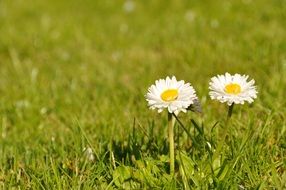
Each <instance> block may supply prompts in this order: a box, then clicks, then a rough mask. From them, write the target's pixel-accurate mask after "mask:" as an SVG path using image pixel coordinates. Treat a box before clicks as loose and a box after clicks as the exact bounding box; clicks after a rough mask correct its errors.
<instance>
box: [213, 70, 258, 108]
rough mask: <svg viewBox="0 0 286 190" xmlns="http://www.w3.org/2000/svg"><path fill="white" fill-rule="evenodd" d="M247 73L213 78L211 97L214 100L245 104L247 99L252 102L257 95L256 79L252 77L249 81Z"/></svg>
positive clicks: (229, 103) (227, 74)
mask: <svg viewBox="0 0 286 190" xmlns="http://www.w3.org/2000/svg"><path fill="white" fill-rule="evenodd" d="M247 79H248V76H247V75H240V74H235V75H230V74H229V73H225V74H224V75H217V76H215V77H213V78H211V82H210V83H209V84H210V87H209V89H210V93H209V95H210V97H211V99H212V100H214V99H215V100H218V101H220V102H222V103H225V102H226V103H227V104H228V105H229V106H230V105H231V104H233V103H234V104H244V102H245V101H247V102H248V103H252V102H253V101H254V99H255V98H256V97H257V91H256V86H254V83H255V81H254V80H253V79H252V80H250V81H249V82H247Z"/></svg>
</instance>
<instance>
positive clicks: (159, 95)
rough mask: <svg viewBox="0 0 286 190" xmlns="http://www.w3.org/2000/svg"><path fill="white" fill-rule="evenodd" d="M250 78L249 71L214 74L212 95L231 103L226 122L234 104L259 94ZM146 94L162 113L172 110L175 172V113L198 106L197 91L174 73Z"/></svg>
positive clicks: (154, 85) (170, 145) (159, 81)
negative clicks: (247, 72) (245, 72)
mask: <svg viewBox="0 0 286 190" xmlns="http://www.w3.org/2000/svg"><path fill="white" fill-rule="evenodd" d="M247 79H248V76H247V75H240V74H235V75H230V74H229V73H225V74H224V75H217V76H215V77H212V78H211V81H210V83H209V85H210V86H209V89H210V92H209V95H210V97H211V99H212V100H218V101H220V102H222V103H227V105H228V106H229V110H228V117H227V122H226V123H228V120H229V118H230V117H231V114H232V109H233V106H234V104H244V102H248V103H252V102H253V101H254V99H255V98H256V97H257V91H256V87H255V86H254V84H255V81H254V80H253V79H252V80H250V81H247ZM145 97H146V100H147V102H148V106H149V108H150V109H153V110H154V109H157V110H158V112H159V113H160V112H162V111H163V110H164V109H166V110H168V132H169V143H170V144H169V149H170V174H171V175H174V174H175V172H174V168H175V166H174V159H175V158H174V134H173V131H174V124H175V116H174V115H178V114H179V112H187V110H189V109H191V108H194V107H198V105H199V101H198V97H197V96H196V91H195V90H194V88H193V87H192V86H191V84H190V83H185V81H183V80H180V81H177V79H176V77H174V76H173V77H172V78H170V77H167V78H166V79H159V80H156V81H155V84H153V85H152V86H151V87H149V89H148V93H147V95H146V96H145ZM199 110H200V106H199ZM226 125H227V124H226Z"/></svg>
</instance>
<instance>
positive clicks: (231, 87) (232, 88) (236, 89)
mask: <svg viewBox="0 0 286 190" xmlns="http://www.w3.org/2000/svg"><path fill="white" fill-rule="evenodd" d="M224 91H225V92H226V93H228V94H235V95H236V94H239V93H240V92H241V87H240V85H239V84H235V83H231V84H228V85H226V86H225V88H224Z"/></svg>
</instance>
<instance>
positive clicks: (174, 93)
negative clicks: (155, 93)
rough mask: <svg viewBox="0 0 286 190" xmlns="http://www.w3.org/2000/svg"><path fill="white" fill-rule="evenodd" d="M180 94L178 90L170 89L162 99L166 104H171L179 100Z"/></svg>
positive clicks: (162, 95)
mask: <svg viewBox="0 0 286 190" xmlns="http://www.w3.org/2000/svg"><path fill="white" fill-rule="evenodd" d="M178 94H179V93H178V90H177V89H168V90H165V91H164V92H163V93H162V94H161V98H162V100H164V101H165V102H171V101H174V100H176V99H177V98H178Z"/></svg>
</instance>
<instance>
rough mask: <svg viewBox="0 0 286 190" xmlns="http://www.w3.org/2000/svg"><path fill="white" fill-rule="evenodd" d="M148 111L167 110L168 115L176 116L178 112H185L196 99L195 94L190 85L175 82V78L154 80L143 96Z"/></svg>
mask: <svg viewBox="0 0 286 190" xmlns="http://www.w3.org/2000/svg"><path fill="white" fill-rule="evenodd" d="M145 97H146V100H147V102H148V106H149V108H150V109H158V112H159V113H160V112H162V111H163V109H165V108H166V109H168V112H169V113H175V114H178V113H179V112H180V111H182V112H187V108H188V107H189V106H190V105H191V104H193V103H194V101H195V100H196V99H197V96H196V92H195V90H194V88H193V87H192V86H191V85H190V83H185V81H183V80H180V81H177V79H176V77H174V76H173V77H172V78H169V77H167V78H166V79H165V80H164V79H160V80H156V81H155V84H153V85H152V86H151V87H149V89H148V93H147V95H146V96H145Z"/></svg>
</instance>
